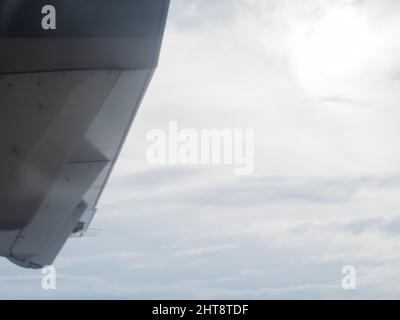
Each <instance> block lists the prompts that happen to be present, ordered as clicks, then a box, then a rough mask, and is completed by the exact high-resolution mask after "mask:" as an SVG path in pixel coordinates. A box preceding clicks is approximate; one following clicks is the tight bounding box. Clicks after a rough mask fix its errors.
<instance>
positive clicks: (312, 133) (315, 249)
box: [0, 0, 400, 299]
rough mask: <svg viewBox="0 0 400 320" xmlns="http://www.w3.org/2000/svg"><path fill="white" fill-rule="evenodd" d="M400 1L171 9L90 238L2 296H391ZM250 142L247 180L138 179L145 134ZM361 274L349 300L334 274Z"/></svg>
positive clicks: (181, 2) (263, 1) (9, 274)
mask: <svg viewBox="0 0 400 320" xmlns="http://www.w3.org/2000/svg"><path fill="white" fill-rule="evenodd" d="M399 28H400V4H399V2H397V1H391V0H386V1H382V0H363V1H362V0H357V1H356V0H354V1H350V0H346V1H345V0H330V1H323V2H322V1H317V0H304V1H294V0H260V1H258V0H235V1H234V0H221V1H212V0H207V1H205V0H191V1H186V0H172V3H171V8H170V16H169V21H168V25H167V29H166V33H165V39H164V44H163V48H162V53H161V60H160V65H159V68H158V70H157V72H156V74H155V77H154V79H153V82H152V84H151V86H150V88H149V91H148V92H147V95H146V98H145V99H144V102H143V104H142V106H141V110H140V112H139V113H138V116H137V118H136V121H135V123H134V125H133V128H132V131H131V133H130V136H129V139H128V141H127V143H126V145H125V147H124V150H123V152H122V155H121V158H120V160H119V162H118V165H117V166H116V168H115V171H114V175H113V177H112V179H111V181H110V183H109V185H108V186H107V188H106V190H105V193H104V195H103V198H102V200H101V202H100V204H99V207H98V213H97V215H96V217H95V220H94V221H93V224H92V227H93V228H95V229H98V234H97V235H96V236H94V237H87V238H84V239H71V240H70V241H69V242H68V243H67V245H66V246H65V248H64V249H63V251H62V253H61V255H60V256H59V258H58V259H57V261H56V264H55V266H56V267H57V271H58V282H57V290H55V291H47V292H46V291H44V290H42V289H41V285H40V279H41V274H40V271H32V270H23V269H19V268H16V267H15V266H14V265H12V264H10V263H9V262H7V261H6V260H2V261H1V262H0V274H1V276H0V297H1V298H50V299H54V298H112V299H113V298H123V299H131V298H143V299H146V298H160V299H168V298H171V299H191V298H217V299H220V298H227V299H230V298H234V299H237V298H250V299H263V298H272V299H277V298H295V299H302V298H305V299H309V298H310V299H311V298H318V299H324V298H346V299H347V298H348V299H357V298H400V197H399V194H400V146H399V143H398V139H399V136H400V126H399V121H400V109H399V105H398V103H399V102H400V90H399V89H400V38H399V37H398V30H399ZM171 120H173V121H178V126H179V127H180V128H182V129H183V128H194V129H201V128H221V129H222V128H243V129H255V130H256V158H255V171H254V174H253V175H251V176H247V177H240V176H236V175H235V174H234V173H235V172H234V170H233V168H232V167H229V166H228V167H225V166H156V167H154V166H150V165H149V164H147V162H146V157H145V156H146V147H147V146H148V145H149V143H148V142H146V133H147V132H148V130H149V129H152V128H162V129H165V130H166V129H167V128H168V121H171ZM344 265H353V266H355V267H356V270H357V290H353V291H345V290H343V289H342V287H341V279H342V274H341V268H342V266H344Z"/></svg>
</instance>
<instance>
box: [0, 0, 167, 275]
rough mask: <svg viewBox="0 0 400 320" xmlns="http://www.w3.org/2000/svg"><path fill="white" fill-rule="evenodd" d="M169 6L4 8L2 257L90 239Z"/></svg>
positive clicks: (126, 1)
mask: <svg viewBox="0 0 400 320" xmlns="http://www.w3.org/2000/svg"><path fill="white" fill-rule="evenodd" d="M168 6H169V0H113V1H110V0H45V1H44V0H0V256H4V257H6V258H8V259H9V260H10V261H12V262H14V263H15V264H17V265H19V266H22V267H25V268H41V267H42V266H45V265H50V264H52V263H53V261H54V259H55V258H56V257H57V255H58V253H59V252H60V250H61V249H62V247H63V246H64V244H65V242H66V241H67V239H68V238H69V237H70V236H71V235H77V234H82V233H83V232H85V230H87V228H88V226H89V224H90V222H91V220H92V218H93V216H94V214H95V212H96V204H97V202H98V200H99V197H100V195H101V193H102V190H103V188H104V186H105V184H106V183H107V179H108V177H109V176H110V174H111V171H112V169H113V166H114V164H115V162H116V160H117V158H118V154H119V152H120V150H121V147H122V145H123V142H124V139H125V137H126V135H127V133H128V131H129V128H130V126H131V123H132V121H133V119H134V117H135V114H136V112H137V110H138V107H139V105H140V103H141V101H142V99H143V96H144V94H145V91H146V88H147V86H148V84H149V82H150V80H151V77H152V75H153V72H154V69H155V68H156V66H157V61H158V56H159V52H160V47H161V42H162V37H163V32H164V27H165V22H166V17H167V11H168Z"/></svg>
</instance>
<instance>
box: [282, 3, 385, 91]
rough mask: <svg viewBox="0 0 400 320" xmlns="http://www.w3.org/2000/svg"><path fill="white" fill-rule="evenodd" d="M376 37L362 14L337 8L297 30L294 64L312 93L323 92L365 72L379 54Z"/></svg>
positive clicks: (293, 52) (305, 23)
mask: <svg viewBox="0 0 400 320" xmlns="http://www.w3.org/2000/svg"><path fill="white" fill-rule="evenodd" d="M376 38H377V37H376V35H375V34H374V32H373V30H372V28H370V26H369V25H368V22H367V19H366V17H364V16H362V14H361V13H360V12H359V11H356V10H355V9H353V8H351V7H349V6H343V7H336V8H333V9H331V10H329V11H328V12H326V13H324V14H322V15H321V16H319V17H317V18H314V19H307V21H302V22H300V23H299V24H298V25H297V26H296V27H295V28H293V32H292V36H291V37H290V41H289V42H290V44H289V46H290V47H291V50H290V52H291V53H292V55H291V62H292V64H293V68H294V70H295V71H296V73H297V77H298V78H299V80H300V82H301V83H302V85H304V86H305V88H306V89H307V90H308V91H312V92H316V91H317V92H319V93H321V92H322V93H323V92H324V88H323V87H331V86H332V85H337V84H338V83H341V81H347V80H349V79H351V78H353V77H355V76H358V75H359V74H360V73H362V72H363V71H365V68H366V67H367V66H368V64H369V63H370V62H371V60H372V59H373V58H374V56H376V54H377V52H378V49H379V45H378V42H377V39H376ZM325 89H327V88H325ZM321 90H322V91H321Z"/></svg>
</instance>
